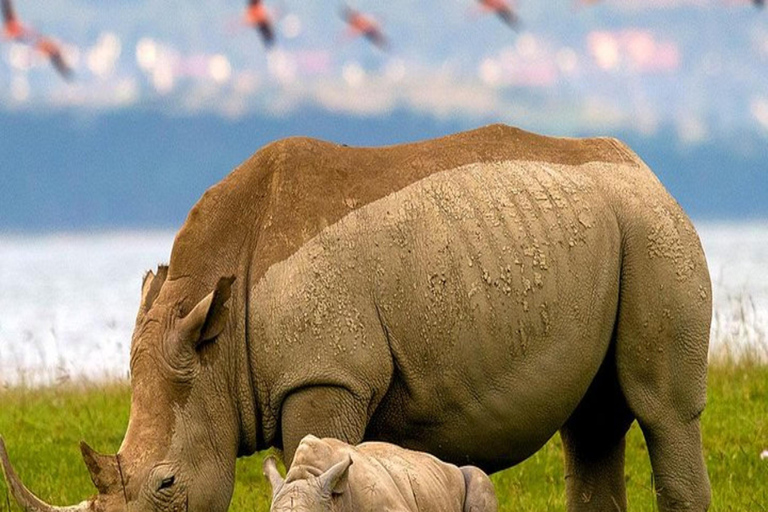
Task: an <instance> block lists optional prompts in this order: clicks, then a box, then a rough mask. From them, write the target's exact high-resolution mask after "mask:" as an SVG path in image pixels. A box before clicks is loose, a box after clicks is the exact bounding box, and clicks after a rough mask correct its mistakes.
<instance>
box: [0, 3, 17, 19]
mask: <svg viewBox="0 0 768 512" xmlns="http://www.w3.org/2000/svg"><path fill="white" fill-rule="evenodd" d="M15 20H16V13H15V12H13V5H12V4H11V0H3V21H5V23H11V22H13V21H15Z"/></svg>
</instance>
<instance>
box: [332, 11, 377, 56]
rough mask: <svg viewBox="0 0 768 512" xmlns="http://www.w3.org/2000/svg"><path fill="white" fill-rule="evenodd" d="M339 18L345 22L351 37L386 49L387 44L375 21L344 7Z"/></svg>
mask: <svg viewBox="0 0 768 512" xmlns="http://www.w3.org/2000/svg"><path fill="white" fill-rule="evenodd" d="M341 17H342V19H344V21H346V23H347V26H348V27H349V33H350V35H351V36H352V37H356V36H363V37H365V38H366V39H368V40H369V41H370V42H371V43H373V44H374V45H375V46H376V47H378V48H380V49H382V50H386V49H387V46H388V45H389V43H388V42H387V38H386V37H385V36H384V33H383V32H382V31H381V27H380V26H379V24H378V23H376V20H374V19H373V18H371V17H370V16H367V15H365V14H362V13H361V12H359V11H356V10H354V9H352V8H351V7H349V6H346V5H345V6H344V7H343V8H342V11H341Z"/></svg>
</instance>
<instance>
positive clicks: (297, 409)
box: [281, 386, 369, 466]
mask: <svg viewBox="0 0 768 512" xmlns="http://www.w3.org/2000/svg"><path fill="white" fill-rule="evenodd" d="M368 403H369V402H368V401H365V400H361V399H360V398H359V397H356V396H355V395H354V394H352V393H351V392H350V391H349V390H347V389H345V388H341V387H337V386H313V387H308V388H302V389H299V390H296V391H294V392H293V393H291V394H290V395H288V397H287V398H286V399H285V401H284V402H283V407H282V411H281V421H282V436H283V461H284V462H285V465H286V466H290V463H291V462H292V461H293V455H294V453H296V448H297V447H298V446H299V442H300V441H301V440H302V439H303V438H304V436H306V435H308V434H312V435H314V436H316V437H319V438H321V439H322V438H323V437H333V438H335V439H339V440H340V441H344V442H346V443H349V444H352V445H355V444H358V443H360V442H361V441H362V440H363V434H364V433H365V426H366V423H367V419H368Z"/></svg>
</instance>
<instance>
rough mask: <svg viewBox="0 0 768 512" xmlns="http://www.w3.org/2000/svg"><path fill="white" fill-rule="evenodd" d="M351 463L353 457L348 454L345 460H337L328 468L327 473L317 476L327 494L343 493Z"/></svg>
mask: <svg viewBox="0 0 768 512" xmlns="http://www.w3.org/2000/svg"><path fill="white" fill-rule="evenodd" d="M351 465H352V457H350V456H349V455H347V457H346V458H345V459H344V460H342V461H341V462H337V463H336V464H334V465H333V466H331V467H330V468H328V470H327V471H326V472H325V473H323V474H322V475H320V476H319V477H317V478H319V479H320V487H321V488H322V489H323V491H324V492H325V493H326V494H328V495H331V494H341V493H342V492H343V486H344V482H345V477H346V476H347V471H348V470H349V466H351Z"/></svg>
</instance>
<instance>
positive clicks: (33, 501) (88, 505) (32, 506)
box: [0, 437, 93, 512]
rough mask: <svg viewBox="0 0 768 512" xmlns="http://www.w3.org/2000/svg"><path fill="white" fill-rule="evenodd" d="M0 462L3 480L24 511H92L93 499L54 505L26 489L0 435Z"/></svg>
mask: <svg viewBox="0 0 768 512" xmlns="http://www.w3.org/2000/svg"><path fill="white" fill-rule="evenodd" d="M0 462H2V466H3V472H4V473H5V481H6V482H7V483H8V488H9V489H10V490H11V494H12V495H13V498H14V499H15V500H16V502H17V503H18V504H19V506H20V507H21V509H22V510H23V511H24V512H92V511H93V506H92V505H93V501H84V502H82V503H80V504H78V505H73V506H71V507H54V506H52V505H49V504H47V503H46V502H44V501H43V500H41V499H40V498H38V497H37V496H35V495H34V494H32V493H31V492H30V491H29V489H27V488H26V487H25V486H24V484H23V483H21V480H19V475H17V474H16V471H15V470H14V469H13V466H11V461H10V460H9V459H8V452H7V451H6V449H5V442H4V441H3V438H2V437H0Z"/></svg>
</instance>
